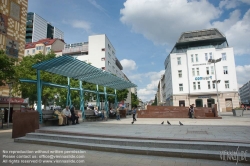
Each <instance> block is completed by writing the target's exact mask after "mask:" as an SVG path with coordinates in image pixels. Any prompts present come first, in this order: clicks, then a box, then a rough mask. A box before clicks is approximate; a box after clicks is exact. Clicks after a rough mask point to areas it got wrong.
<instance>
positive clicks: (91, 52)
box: [62, 34, 137, 109]
mask: <svg viewBox="0 0 250 166" xmlns="http://www.w3.org/2000/svg"><path fill="white" fill-rule="evenodd" d="M62 54H63V55H70V56H73V57H75V58H77V59H79V60H81V61H84V62H86V63H89V64H91V65H93V66H95V67H97V68H100V69H102V70H105V71H108V72H110V73H112V74H114V75H116V76H118V77H120V78H123V79H125V80H129V79H128V78H127V77H126V76H125V75H124V73H123V72H122V70H123V67H122V65H121V63H120V61H119V60H118V59H117V57H116V50H115V48H114V46H113V45H112V43H111V42H110V40H109V39H108V37H107V36H106V35H105V34H101V35H93V36H89V37H88V41H87V42H80V43H72V44H65V47H64V49H63V52H62ZM128 90H129V93H128V96H127V100H126V101H124V104H125V105H126V106H127V108H129V109H131V92H132V93H136V94H137V92H136V88H130V89H128Z"/></svg>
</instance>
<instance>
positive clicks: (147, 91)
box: [137, 70, 165, 101]
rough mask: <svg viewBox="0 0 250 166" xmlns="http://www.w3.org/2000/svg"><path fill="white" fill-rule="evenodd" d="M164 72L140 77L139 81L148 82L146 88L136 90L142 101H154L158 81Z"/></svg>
mask: <svg viewBox="0 0 250 166" xmlns="http://www.w3.org/2000/svg"><path fill="white" fill-rule="evenodd" d="M164 72H165V71H164V70H161V71H159V72H148V73H145V74H142V75H141V79H143V80H144V82H149V84H147V85H146V87H144V88H141V89H138V90H137V96H138V97H139V98H140V99H141V100H142V101H149V100H152V99H154V96H155V94H156V92H157V87H158V83H159V80H160V78H161V75H162V74H163V73H164Z"/></svg>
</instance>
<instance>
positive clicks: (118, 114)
mask: <svg viewBox="0 0 250 166" xmlns="http://www.w3.org/2000/svg"><path fill="white" fill-rule="evenodd" d="M116 120H121V119H120V107H118V108H117V109H116Z"/></svg>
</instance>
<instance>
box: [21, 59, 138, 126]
mask: <svg viewBox="0 0 250 166" xmlns="http://www.w3.org/2000/svg"><path fill="white" fill-rule="evenodd" d="M32 68H34V69H36V70H37V80H28V79H20V81H21V82H27V83H36V84H37V110H38V112H39V114H40V115H42V109H41V104H42V103H41V95H42V86H44V85H46V86H53V87H57V88H66V89H67V90H68V93H67V103H66V105H71V95H70V90H78V91H80V110H81V111H82V115H83V116H82V117H83V118H85V114H84V95H83V94H84V92H91V93H96V94H97V103H98V105H97V106H98V107H99V103H100V97H99V94H104V97H105V110H106V112H107V115H108V102H107V96H108V95H112V96H115V104H116V106H117V94H116V90H122V89H127V88H131V87H136V85H135V84H133V83H131V82H129V81H127V80H124V79H122V78H119V77H117V76H115V75H113V74H111V73H109V72H106V71H104V70H102V69H98V68H96V67H94V66H92V65H90V64H87V63H86V62H83V61H80V60H78V59H76V58H74V57H71V56H67V55H64V56H60V57H57V58H53V59H50V60H47V61H43V62H40V63H37V64H34V65H33V66H32ZM40 70H43V71H46V72H50V73H54V74H58V75H62V76H66V77H67V78H68V85H58V84H54V83H49V82H44V81H42V80H41V79H40ZM70 78H73V79H77V80H79V88H74V87H71V86H70ZM82 81H85V82H88V83H93V84H96V91H93V90H87V89H86V90H85V89H84V88H83V87H82ZM98 85H101V86H103V87H104V92H99V89H98ZM106 87H109V88H113V89H115V94H107V92H106ZM41 117H42V116H40V123H42V118H41Z"/></svg>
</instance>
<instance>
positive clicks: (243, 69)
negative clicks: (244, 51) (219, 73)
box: [236, 65, 250, 88]
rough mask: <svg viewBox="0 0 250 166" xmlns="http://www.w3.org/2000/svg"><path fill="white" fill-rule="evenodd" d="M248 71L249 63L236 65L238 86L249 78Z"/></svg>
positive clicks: (249, 68)
mask: <svg viewBox="0 0 250 166" xmlns="http://www.w3.org/2000/svg"><path fill="white" fill-rule="evenodd" d="M248 73H250V65H245V66H236V74H237V80H238V88H240V87H242V85H244V84H245V83H247V82H248V81H249V80H250V75H249V74H248Z"/></svg>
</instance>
